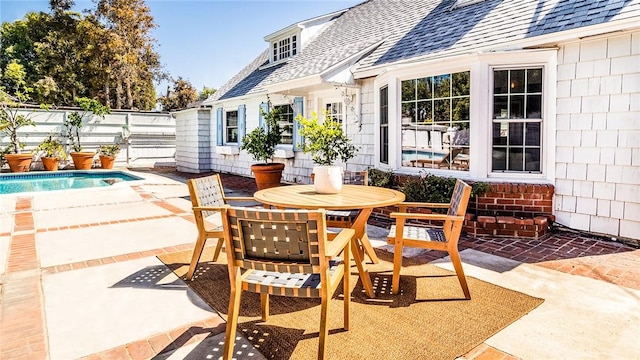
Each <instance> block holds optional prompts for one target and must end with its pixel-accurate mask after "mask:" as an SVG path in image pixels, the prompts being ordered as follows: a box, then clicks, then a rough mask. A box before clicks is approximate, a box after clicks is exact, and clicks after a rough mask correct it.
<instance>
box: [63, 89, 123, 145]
mask: <svg viewBox="0 0 640 360" xmlns="http://www.w3.org/2000/svg"><path fill="white" fill-rule="evenodd" d="M75 100H76V104H77V105H78V106H79V107H80V108H81V109H82V111H83V112H82V114H81V113H79V112H77V111H74V112H72V113H71V114H69V115H68V116H67V119H66V120H65V123H64V126H65V127H66V128H67V138H68V139H69V142H70V143H71V148H72V149H73V151H75V152H80V151H82V145H80V129H81V128H82V119H83V118H84V117H85V116H86V115H87V114H88V113H90V112H91V113H93V115H96V116H101V117H103V116H104V115H106V114H109V113H110V112H111V110H110V109H109V107H108V106H104V105H102V104H101V103H100V102H99V101H97V100H95V99H89V98H85V97H82V98H76V99H75Z"/></svg>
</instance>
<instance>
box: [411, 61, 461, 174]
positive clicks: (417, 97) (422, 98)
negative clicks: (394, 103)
mask: <svg viewBox="0 0 640 360" xmlns="http://www.w3.org/2000/svg"><path fill="white" fill-rule="evenodd" d="M470 81H471V80H470V73H469V71H464V72H458V73H450V74H442V75H437V76H428V77H424V78H419V79H411V80H404V81H402V90H401V91H402V95H401V96H402V104H401V106H402V110H401V111H402V124H401V132H402V166H405V167H420V168H423V167H429V168H442V169H454V170H465V171H468V170H469V129H470V126H469V121H470V119H469V118H470V116H469V105H470V85H471V83H470Z"/></svg>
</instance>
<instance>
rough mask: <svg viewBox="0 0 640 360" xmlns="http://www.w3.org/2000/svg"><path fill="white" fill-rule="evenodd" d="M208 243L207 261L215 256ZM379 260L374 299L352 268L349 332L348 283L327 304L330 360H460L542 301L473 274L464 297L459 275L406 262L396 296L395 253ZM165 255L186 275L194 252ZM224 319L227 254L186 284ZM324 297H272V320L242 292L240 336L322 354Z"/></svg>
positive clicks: (283, 349) (374, 268)
mask: <svg viewBox="0 0 640 360" xmlns="http://www.w3.org/2000/svg"><path fill="white" fill-rule="evenodd" d="M212 250H213V249H212V248H206V249H205V252H204V253H203V255H202V258H201V259H211V258H212V254H213V251H212ZM376 252H377V254H378V256H379V257H380V263H379V264H376V265H374V264H371V263H367V264H366V267H367V269H369V271H370V274H371V278H372V281H373V284H374V288H375V291H376V298H375V299H369V298H368V297H367V296H366V294H365V293H364V290H363V288H362V284H361V282H360V281H359V278H358V271H357V268H356V267H355V266H353V267H352V269H351V287H352V291H351V296H352V301H351V322H350V330H349V331H345V330H344V329H343V328H342V324H343V322H342V314H343V311H342V290H341V289H342V285H340V286H339V288H338V289H337V290H336V293H335V294H334V296H333V299H332V300H331V302H330V308H329V337H328V340H327V341H328V343H327V344H328V356H327V358H329V359H368V360H371V359H455V358H456V357H458V356H460V355H464V354H465V353H467V352H469V351H470V350H471V349H473V348H474V347H476V346H478V345H480V344H481V343H482V342H484V341H485V340H486V339H487V338H489V337H491V336H492V335H493V334H495V333H496V332H498V331H500V330H502V329H503V328H505V327H506V326H508V325H509V324H511V323H512V322H514V321H516V320H517V319H519V318H520V317H522V316H523V315H525V314H527V313H528V312H530V311H531V310H533V309H534V308H536V307H537V306H538V305H540V304H541V303H542V302H543V300H542V299H538V298H534V297H531V296H528V295H525V294H523V293H520V292H517V291H513V290H509V289H505V288H503V287H500V286H496V285H493V284H490V283H487V282H484V281H481V280H478V279H475V278H472V277H469V276H467V281H468V284H469V289H470V291H471V300H465V299H464V295H463V293H462V289H461V288H460V284H459V282H458V278H457V277H456V275H455V273H453V272H451V271H448V270H444V269H441V268H439V267H437V266H435V265H432V264H428V263H426V262H425V261H420V260H416V259H404V262H403V265H404V266H403V269H402V273H401V274H402V275H401V281H400V290H401V293H400V294H398V295H391V277H392V268H393V254H391V253H389V252H386V251H383V250H379V249H376ZM159 259H160V260H161V261H162V262H164V263H165V264H166V265H167V266H169V268H171V269H172V270H173V271H174V272H175V273H176V274H177V275H178V276H179V277H181V278H184V275H185V274H186V272H187V270H188V267H189V261H190V259H191V252H190V251H183V252H177V253H172V254H168V255H161V256H159ZM186 283H187V284H188V285H189V287H191V288H192V289H193V290H194V291H195V292H196V293H197V294H198V295H199V296H200V297H201V298H202V299H203V300H204V301H205V302H206V303H207V304H209V305H210V306H211V307H212V308H213V309H214V310H216V311H217V312H218V313H219V314H220V315H221V316H222V317H223V318H224V319H225V320H226V318H227V316H226V314H227V313H228V306H229V276H228V272H227V265H226V258H225V254H224V252H223V253H221V254H220V258H219V259H218V262H216V263H212V262H206V261H201V262H200V264H199V268H198V271H197V272H196V276H194V279H193V281H186ZM319 323H320V300H319V299H292V298H286V297H278V296H272V297H271V301H270V318H269V320H268V321H267V322H262V321H261V319H260V296H259V295H258V294H255V293H251V292H246V291H245V292H243V293H242V303H241V307H240V319H239V325H238V333H239V334H240V333H242V334H243V335H244V336H245V337H246V338H247V339H249V341H250V342H251V343H252V344H253V346H254V347H255V348H256V349H257V350H258V351H260V352H261V353H262V354H263V355H264V356H265V357H266V358H267V359H313V358H316V357H317V351H318V331H319Z"/></svg>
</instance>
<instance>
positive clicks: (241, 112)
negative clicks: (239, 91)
mask: <svg viewBox="0 0 640 360" xmlns="http://www.w3.org/2000/svg"><path fill="white" fill-rule="evenodd" d="M246 109H247V106H246V105H240V106H238V145H242V138H243V137H244V134H245V133H246V132H247V111H246Z"/></svg>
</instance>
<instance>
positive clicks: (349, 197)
mask: <svg viewBox="0 0 640 360" xmlns="http://www.w3.org/2000/svg"><path fill="white" fill-rule="evenodd" d="M253 197H254V199H255V200H256V201H259V202H261V203H263V204H265V205H270V206H274V207H277V208H297V209H312V210H313V209H325V210H360V211H359V213H358V216H357V217H356V219H355V221H354V222H353V225H352V227H351V228H352V229H354V230H355V232H356V234H355V238H354V239H355V240H354V241H352V242H351V248H352V253H353V257H354V260H355V263H356V266H357V267H358V273H359V275H360V280H361V281H362V286H363V287H364V289H365V292H366V294H367V296H369V297H371V298H373V297H375V293H374V292H373V284H372V283H371V277H370V276H369V272H368V271H367V269H366V268H365V266H364V253H365V252H366V253H367V255H369V257H370V258H371V260H372V261H373V262H374V263H377V262H378V261H379V260H378V257H377V256H376V254H375V252H374V251H373V247H372V246H371V242H369V237H368V236H367V232H366V224H367V221H368V220H369V216H370V215H371V212H372V211H373V209H374V208H376V207H383V206H389V205H395V204H398V203H401V202H403V201H404V199H405V196H404V194H403V193H402V192H400V191H396V190H392V189H387V188H381V187H376V186H364V185H343V187H342V190H341V191H340V192H339V193H337V194H319V193H317V192H316V191H315V190H314V187H313V185H289V186H277V187H272V188H268V189H263V190H259V191H257V192H256V193H255V194H253Z"/></svg>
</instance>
